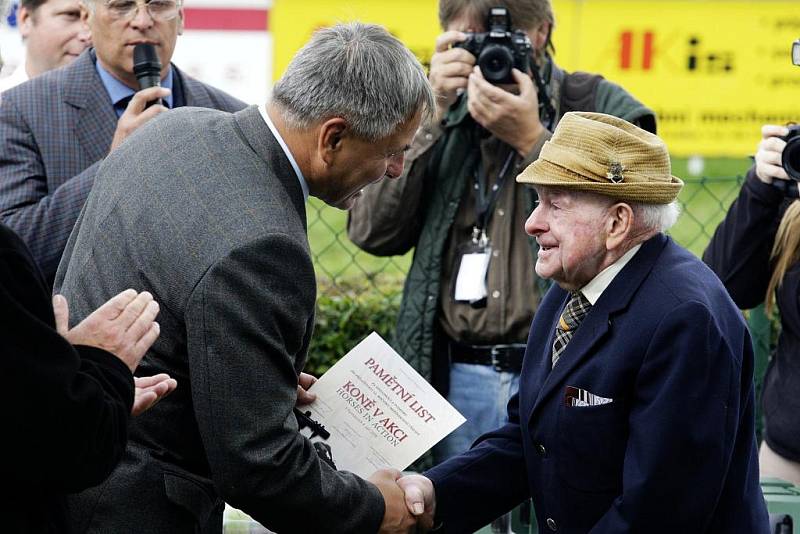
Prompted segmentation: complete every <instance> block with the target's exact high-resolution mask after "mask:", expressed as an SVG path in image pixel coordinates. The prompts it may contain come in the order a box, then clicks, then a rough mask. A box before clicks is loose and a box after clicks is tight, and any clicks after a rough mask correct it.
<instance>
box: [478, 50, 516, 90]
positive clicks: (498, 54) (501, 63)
mask: <svg viewBox="0 0 800 534" xmlns="http://www.w3.org/2000/svg"><path fill="white" fill-rule="evenodd" d="M478 65H479V66H480V68H481V73H483V77H484V78H486V81H488V82H489V83H499V82H511V81H513V76H511V69H512V68H514V56H512V55H511V51H510V50H509V49H508V48H506V47H504V46H499V45H487V46H485V47H484V48H483V51H482V52H481V55H480V57H479V58H478Z"/></svg>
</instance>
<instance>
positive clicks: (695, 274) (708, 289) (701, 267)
mask: <svg viewBox="0 0 800 534" xmlns="http://www.w3.org/2000/svg"><path fill="white" fill-rule="evenodd" d="M649 279H650V281H651V283H652V285H651V288H653V290H654V292H655V294H659V295H661V300H662V302H664V303H665V304H667V307H668V306H669V305H676V304H680V303H683V302H689V301H693V302H698V303H702V304H704V305H705V306H707V307H708V308H709V309H710V310H717V311H719V310H720V309H721V308H720V306H722V307H724V308H726V309H728V310H729V311H731V312H735V311H737V309H736V307H735V305H734V304H733V302H732V301H731V300H730V297H729V296H728V293H727V291H726V290H725V287H724V286H723V285H722V282H720V281H719V278H717V276H716V275H715V274H714V273H713V271H711V269H709V267H708V266H707V265H706V264H705V263H703V262H702V261H701V260H700V258H698V257H697V256H695V255H694V254H692V253H691V252H690V251H688V250H687V249H685V248H684V247H682V246H680V245H678V244H677V243H675V242H674V241H673V240H672V239H671V238H669V240H668V242H667V244H666V246H665V247H664V249H663V250H662V252H661V254H660V256H659V257H658V259H657V261H656V262H655V264H654V266H653V270H652V274H651V276H650V277H649ZM670 300H672V303H671V304H670V303H669V301H670Z"/></svg>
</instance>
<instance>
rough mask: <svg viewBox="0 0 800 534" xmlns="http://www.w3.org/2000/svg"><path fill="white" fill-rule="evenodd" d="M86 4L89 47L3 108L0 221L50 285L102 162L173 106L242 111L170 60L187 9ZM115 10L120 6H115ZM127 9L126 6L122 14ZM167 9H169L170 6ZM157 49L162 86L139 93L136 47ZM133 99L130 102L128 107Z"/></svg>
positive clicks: (93, 0)
mask: <svg viewBox="0 0 800 534" xmlns="http://www.w3.org/2000/svg"><path fill="white" fill-rule="evenodd" d="M160 4H164V6H166V7H165V8H160V9H158V10H154V9H153V8H152V7H147V8H141V9H140V8H138V7H137V4H136V3H133V4H132V5H133V9H131V2H111V3H106V2H100V1H99V0H83V2H82V7H81V10H82V11H81V16H82V18H83V19H84V21H85V23H86V24H87V26H88V29H89V30H90V31H91V33H92V39H93V44H94V48H93V49H90V50H87V51H85V52H84V53H83V54H82V55H81V56H80V57H78V59H76V60H75V61H74V62H73V63H72V64H70V65H68V66H66V67H64V68H62V69H58V70H55V71H51V72H49V73H46V74H44V75H42V76H39V77H37V78H35V79H33V80H30V81H29V82H27V83H24V84H22V85H19V86H17V87H15V88H13V89H10V90H8V91H6V92H5V93H3V100H2V106H0V146H2V147H3V150H2V151H0V220H1V221H2V222H4V223H6V224H7V225H8V226H10V227H11V228H12V229H13V230H14V231H16V232H17V233H18V234H19V235H20V237H22V238H23V240H24V241H25V242H26V244H27V245H28V247H29V248H30V250H31V253H32V254H33V257H34V259H35V260H36V262H37V263H38V264H39V266H40V267H41V269H42V272H43V273H44V275H45V279H46V280H47V282H48V283H50V284H52V281H53V277H54V276H55V272H56V268H57V267H58V262H59V260H60V259H61V254H62V252H63V250H64V245H65V244H66V242H67V238H68V237H69V233H70V231H71V230H72V227H73V225H74V224H75V220H76V219H77V218H78V213H79V212H80V210H81V207H83V203H84V202H85V201H86V197H87V195H88V194H89V190H90V189H91V187H92V183H93V182H94V176H95V174H96V173H97V168H98V167H99V165H100V162H102V160H103V158H105V157H106V155H107V154H108V153H109V151H110V150H113V149H114V148H115V147H116V146H117V145H119V143H121V142H122V141H123V140H124V139H125V138H126V137H127V136H128V135H129V134H130V133H131V132H132V131H134V130H135V129H136V128H138V127H139V126H141V125H142V124H144V123H145V122H147V121H148V120H150V119H151V118H153V117H154V116H156V115H158V114H159V113H162V112H164V111H166V107H164V106H161V105H154V106H151V107H149V108H147V109H145V105H146V103H147V102H148V101H149V100H154V99H156V98H159V97H162V98H163V99H164V100H165V104H166V105H167V106H168V107H170V108H172V107H180V106H198V107H207V108H216V109H221V110H225V111H238V110H240V109H242V108H244V107H245V104H244V103H243V102H240V101H239V100H237V99H235V98H233V97H231V96H230V95H228V94H226V93H224V92H222V91H220V90H218V89H214V88H213V87H210V86H208V85H205V84H203V83H201V82H199V81H197V80H194V79H192V78H191V77H189V76H187V75H186V74H184V73H183V72H181V71H180V70H179V69H178V68H177V67H175V66H174V65H172V64H171V63H170V58H171V57H172V52H173V50H174V49H175V43H176V40H177V37H178V34H179V33H181V31H182V28H183V9H182V8H181V4H180V2H178V1H175V0H167V1H166V2H160ZM115 6H121V7H119V9H118V8H117V7H115ZM126 6H127V10H125V9H123V8H125V7H126ZM170 6H171V8H172V9H171V10H170V9H166V8H169V7H170ZM138 42H148V43H152V44H154V45H155V47H156V50H157V52H158V54H159V57H160V59H161V64H162V65H163V69H162V72H161V77H162V83H161V84H162V85H163V86H165V87H169V88H170V89H171V93H170V92H169V91H168V90H167V89H164V88H162V89H158V88H150V89H147V90H144V91H141V92H139V93H137V95H136V96H135V97H134V98H131V96H132V95H133V94H134V92H135V91H136V90H137V89H138V83H137V81H136V77H135V76H134V74H133V56H132V54H133V46H132V44H134V43H138ZM129 102H130V103H129Z"/></svg>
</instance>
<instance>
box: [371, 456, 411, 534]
mask: <svg viewBox="0 0 800 534" xmlns="http://www.w3.org/2000/svg"><path fill="white" fill-rule="evenodd" d="M402 476H403V473H401V472H400V471H398V470H397V469H381V470H379V471H375V472H374V473H373V474H372V475H371V476H370V477H369V479H368V480H369V481H370V482H372V483H373V484H375V486H377V487H378V491H380V492H381V495H382V496H383V501H384V503H385V505H386V508H385V510H384V513H383V521H381V526H380V530H379V531H378V532H379V533H380V534H403V533H408V532H414V531H415V529H416V526H417V520H416V518H415V517H414V516H413V515H412V514H411V513H410V512H409V510H408V507H407V506H406V500H405V494H404V492H403V490H402V489H401V488H400V486H398V485H397V481H398V480H399V479H400V478H401V477H402Z"/></svg>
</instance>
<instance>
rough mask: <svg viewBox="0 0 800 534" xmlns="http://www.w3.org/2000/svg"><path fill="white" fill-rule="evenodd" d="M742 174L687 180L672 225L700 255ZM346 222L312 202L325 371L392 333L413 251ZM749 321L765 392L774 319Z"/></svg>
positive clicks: (318, 335)
mask: <svg viewBox="0 0 800 534" xmlns="http://www.w3.org/2000/svg"><path fill="white" fill-rule="evenodd" d="M743 180H744V177H743V176H741V175H738V176H726V177H703V178H689V179H685V180H684V182H685V184H686V185H685V186H684V188H683V190H682V191H681V194H680V196H679V197H678V199H679V201H680V204H681V209H682V211H681V216H680V218H679V219H678V222H677V224H676V225H675V226H674V227H673V228H672V229H671V230H670V234H671V235H672V237H673V238H674V239H675V240H676V241H677V242H678V243H680V244H681V245H683V246H684V247H686V248H688V249H689V250H690V251H692V252H693V253H694V254H696V255H697V256H701V255H702V253H703V250H704V249H705V247H706V245H707V244H708V242H709V240H710V239H711V236H712V235H713V234H714V230H715V228H716V227H717V225H718V224H719V222H720V221H721V220H722V219H723V217H724V216H725V214H726V212H727V210H728V207H729V206H730V205H731V202H733V200H734V198H736V195H737V194H738V192H739V188H740V187H741V184H742V182H743ZM346 224H347V214H346V213H345V212H343V211H341V210H338V209H335V208H332V207H330V206H327V205H325V204H323V203H321V202H319V201H317V200H316V199H312V200H311V201H310V202H309V210H308V231H309V242H310V245H311V249H312V253H313V256H314V262H315V268H316V271H317V277H318V278H319V280H320V303H321V304H320V306H318V308H319V313H318V319H317V328H316V331H315V335H314V337H315V340H316V341H315V343H314V345H315V351H312V355H315V353H316V355H318V356H316V355H315V356H316V357H317V358H318V359H317V360H314V359H313V358H314V356H312V361H311V364H312V367H313V370H314V371H318V372H324V371H325V370H326V369H327V368H328V367H329V365H330V364H331V362H332V359H333V358H335V356H336V355H338V356H341V355H342V354H344V352H346V351H347V350H348V349H349V348H350V347H351V346H352V345H353V344H354V343H355V342H356V341H358V339H352V340H351V339H349V337H351V336H352V335H355V336H359V335H363V331H364V330H366V331H368V330H370V329H375V330H377V331H379V333H381V334H382V335H384V336H387V337H389V338H390V337H391V333H392V329H393V314H394V313H396V310H397V306H398V303H399V300H400V293H401V290H402V285H403V281H404V278H405V273H406V271H407V270H408V267H409V265H410V263H411V254H412V253H408V254H406V255H404V256H396V257H389V258H378V257H375V256H372V255H370V254H367V253H366V252H364V251H362V250H359V249H358V248H357V247H356V246H355V245H353V243H352V242H350V240H349V239H348V237H347V229H346ZM520 231H522V229H520ZM342 294H346V295H348V298H349V299H350V300H351V302H350V303H348V304H343V303H342V302H341V301H339V300H337V299H338V298H339V297H338V296H339V295H342ZM359 300H360V301H361V302H358V301H359ZM376 300H377V301H378V302H377V304H376ZM324 308H329V309H324ZM343 315H344V316H343ZM748 320H749V323H750V328H751V333H752V335H753V340H754V345H755V349H756V369H755V376H756V388H757V393H759V392H760V387H761V381H762V380H761V378H762V377H763V373H764V370H765V369H766V365H767V361H768V357H769V353H770V346H771V342H772V340H773V339H774V337H775V322H774V321H770V320H769V319H768V318H767V317H765V316H764V312H763V307H759V308H757V309H755V310H752V311H750V312H748ZM348 321H349V322H348ZM348 345H349V346H348ZM759 419H760V418H759ZM759 422H760V421H759ZM759 434H760V425H759Z"/></svg>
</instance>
